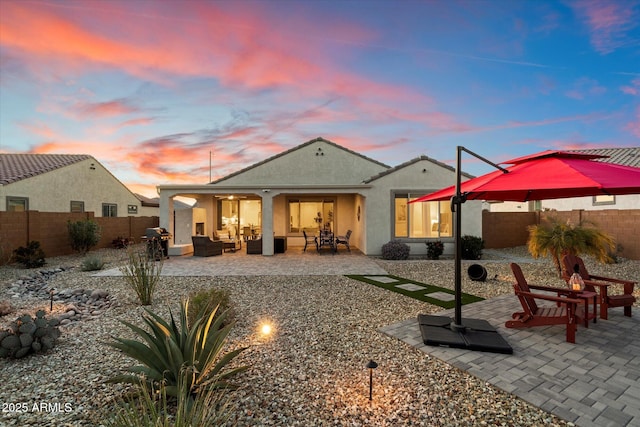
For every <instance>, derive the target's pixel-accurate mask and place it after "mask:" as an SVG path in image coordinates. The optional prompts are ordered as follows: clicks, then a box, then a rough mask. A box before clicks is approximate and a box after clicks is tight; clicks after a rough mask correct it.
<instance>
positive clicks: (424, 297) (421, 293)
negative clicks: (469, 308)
mask: <svg viewBox="0 0 640 427" xmlns="http://www.w3.org/2000/svg"><path fill="white" fill-rule="evenodd" d="M346 277H349V278H350V279H355V280H359V281H361V282H365V283H369V284H371V285H375V286H378V287H380V288H383V289H387V290H389V291H392V292H397V293H399V294H402V295H406V296H408V297H411V298H415V299H417V300H419V301H424V302H428V303H429V304H434V305H437V306H440V307H442V308H454V307H455V305H456V302H455V299H453V300H451V301H443V300H440V299H437V298H432V297H429V296H428V295H429V294H431V293H434V292H444V293H447V294H451V295H455V291H453V290H451V289H446V288H441V287H440V286H433V285H427V284H426V283H420V282H416V281H414V280H409V279H405V278H403V277H398V276H391V275H375V274H367V275H366V276H365V275H360V274H348V275H346ZM371 277H380V278H383V277H390V278H392V279H395V280H396V281H395V282H393V283H384V282H378V281H376V280H372V279H370V278H371ZM407 283H411V284H414V285H418V286H422V287H424V288H425V289H420V290H417V291H409V290H406V289H402V288H398V287H397V286H398V285H404V284H407ZM483 299H484V298H480V297H477V296H475V295H471V294H465V293H464V292H463V293H462V304H463V305H464V304H470V303H472V302H478V301H482V300H483Z"/></svg>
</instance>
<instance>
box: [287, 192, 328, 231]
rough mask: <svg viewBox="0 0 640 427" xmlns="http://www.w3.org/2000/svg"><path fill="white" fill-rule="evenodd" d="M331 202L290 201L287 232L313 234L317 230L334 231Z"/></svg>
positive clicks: (316, 200)
mask: <svg viewBox="0 0 640 427" xmlns="http://www.w3.org/2000/svg"><path fill="white" fill-rule="evenodd" d="M333 206H334V202H333V200H322V199H315V200H314V199H305V200H303V199H290V200H289V232H291V233H302V232H303V231H306V232H311V233H315V232H316V231H318V230H319V229H323V228H324V229H329V230H333V229H334V224H333V212H334V211H333Z"/></svg>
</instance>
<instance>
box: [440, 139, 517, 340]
mask: <svg viewBox="0 0 640 427" xmlns="http://www.w3.org/2000/svg"><path fill="white" fill-rule="evenodd" d="M463 151H464V152H466V153H469V154H471V155H472V156H474V157H476V158H478V159H480V160H482V161H483V162H485V163H488V164H490V165H491V166H493V167H495V168H497V169H500V170H501V171H502V172H504V173H508V172H509V171H508V170H506V169H505V168H503V167H501V166H499V165H497V164H495V163H493V162H492V161H490V160H487V159H485V158H484V157H482V156H480V155H479V154H476V153H474V152H473V151H470V150H467V149H466V148H464V147H462V146H460V145H459V146H458V147H457V153H456V194H455V196H453V197H452V198H451V210H452V211H454V212H455V214H456V215H455V227H454V233H455V238H454V242H455V272H454V280H455V282H454V284H455V292H456V301H455V302H456V307H455V314H454V318H453V322H452V323H451V330H453V331H461V332H462V331H464V329H465V327H464V326H463V325H462V204H463V203H464V202H466V201H467V197H466V194H462V191H461V189H460V187H461V185H462V182H461V181H462V152H463Z"/></svg>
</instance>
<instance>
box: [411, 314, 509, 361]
mask: <svg viewBox="0 0 640 427" xmlns="http://www.w3.org/2000/svg"><path fill="white" fill-rule="evenodd" d="M418 324H419V325H420V333H421V334H422V341H423V342H424V343H425V344H426V345H434V346H446V347H453V348H464V349H467V350H474V351H487V352H491V353H502V354H513V349H512V348H511V346H510V345H509V343H507V341H505V339H504V338H502V336H501V335H500V334H499V333H498V331H496V329H495V328H494V327H493V326H491V324H490V323H489V322H487V321H486V320H482V319H462V325H455V324H454V320H453V319H452V318H450V317H446V316H427V315H424V314H419V315H418Z"/></svg>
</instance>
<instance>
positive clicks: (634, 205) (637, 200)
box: [485, 147, 640, 212]
mask: <svg viewBox="0 0 640 427" xmlns="http://www.w3.org/2000/svg"><path fill="white" fill-rule="evenodd" d="M567 151H574V152H577V153H584V154H597V155H602V156H609V157H608V158H604V159H601V160H599V161H602V162H607V163H616V164H619V165H623V166H633V167H640V147H625V148H594V149H588V150H567ZM639 206H640V195H638V194H630V195H624V196H593V197H572V198H568V199H553V200H536V201H533V200H532V201H528V202H499V203H496V202H494V203H485V209H488V210H490V211H491V212H534V211H536V210H556V211H572V210H580V209H582V210H587V211H596V210H606V209H617V210H628V209H638V207H639Z"/></svg>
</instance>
